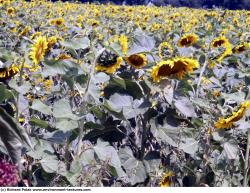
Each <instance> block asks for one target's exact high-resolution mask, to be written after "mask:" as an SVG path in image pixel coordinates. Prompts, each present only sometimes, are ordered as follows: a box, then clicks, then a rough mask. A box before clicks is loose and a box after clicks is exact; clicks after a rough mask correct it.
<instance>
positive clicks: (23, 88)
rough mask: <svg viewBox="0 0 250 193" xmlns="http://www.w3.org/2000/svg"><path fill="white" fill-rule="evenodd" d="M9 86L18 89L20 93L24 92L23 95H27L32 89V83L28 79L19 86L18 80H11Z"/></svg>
mask: <svg viewBox="0 0 250 193" xmlns="http://www.w3.org/2000/svg"><path fill="white" fill-rule="evenodd" d="M9 86H10V87H11V88H13V89H14V90H16V91H17V92H18V93H20V94H22V95H25V94H26V93H28V92H29V90H30V89H31V83H30V82H28V81H26V82H23V84H22V85H21V86H19V85H17V82H16V80H15V79H11V80H10V82H9Z"/></svg>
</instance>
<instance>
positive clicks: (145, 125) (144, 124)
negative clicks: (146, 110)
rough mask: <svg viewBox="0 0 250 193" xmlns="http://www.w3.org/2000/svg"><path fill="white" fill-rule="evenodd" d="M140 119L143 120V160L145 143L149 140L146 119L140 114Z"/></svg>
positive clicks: (141, 156) (141, 152)
mask: <svg viewBox="0 0 250 193" xmlns="http://www.w3.org/2000/svg"><path fill="white" fill-rule="evenodd" d="M140 119H141V122H142V139H141V151H140V159H141V160H143V158H144V154H145V148H146V147H145V145H146V140H147V124H146V122H145V120H144V117H143V116H142V115H140Z"/></svg>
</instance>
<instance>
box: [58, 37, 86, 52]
mask: <svg viewBox="0 0 250 193" xmlns="http://www.w3.org/2000/svg"><path fill="white" fill-rule="evenodd" d="M62 45H63V46H64V47H65V48H68V49H75V50H78V49H86V48H88V47H89V45H90V41H89V39H88V38H87V37H83V38H75V39H72V40H70V41H64V42H62Z"/></svg>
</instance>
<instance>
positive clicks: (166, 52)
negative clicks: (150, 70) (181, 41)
mask: <svg viewBox="0 0 250 193" xmlns="http://www.w3.org/2000/svg"><path fill="white" fill-rule="evenodd" d="M158 54H159V57H160V58H161V59H166V58H168V57H169V56H171V55H172V54H173V48H172V46H171V45H170V44H169V43H167V42H162V43H161V44H160V45H159V50H158Z"/></svg>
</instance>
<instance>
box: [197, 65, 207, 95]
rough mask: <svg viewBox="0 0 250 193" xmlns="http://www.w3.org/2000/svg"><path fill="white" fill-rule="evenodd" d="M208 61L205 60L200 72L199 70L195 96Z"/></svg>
mask: <svg viewBox="0 0 250 193" xmlns="http://www.w3.org/2000/svg"><path fill="white" fill-rule="evenodd" d="M207 65H208V62H205V63H204V65H203V66H202V69H201V72H200V76H199V79H198V83H197V88H196V97H198V96H199V88H200V84H201V78H202V76H203V74H204V72H205V70H206V68H207Z"/></svg>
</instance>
